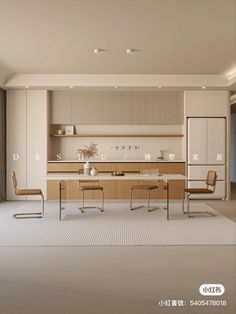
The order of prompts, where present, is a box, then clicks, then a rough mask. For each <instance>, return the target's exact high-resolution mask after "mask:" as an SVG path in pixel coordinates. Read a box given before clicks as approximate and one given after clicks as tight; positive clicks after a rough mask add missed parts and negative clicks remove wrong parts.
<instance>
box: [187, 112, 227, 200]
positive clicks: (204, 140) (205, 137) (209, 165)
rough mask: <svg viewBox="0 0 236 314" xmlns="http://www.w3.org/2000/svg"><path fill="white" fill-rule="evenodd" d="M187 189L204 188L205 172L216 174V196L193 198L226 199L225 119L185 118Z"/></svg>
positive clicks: (195, 196)
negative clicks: (186, 120) (214, 172)
mask: <svg viewBox="0 0 236 314" xmlns="http://www.w3.org/2000/svg"><path fill="white" fill-rule="evenodd" d="M187 163H188V187H191V188H195V187H205V186H206V184H205V182H206V176H207V172H208V170H215V171H216V172H217V182H216V189H215V192H214V193H213V194H211V195H208V194H206V195H201V194H199V195H194V196H192V198H201V199H210V198H211V199H224V198H225V197H226V120H225V118H188V123H187Z"/></svg>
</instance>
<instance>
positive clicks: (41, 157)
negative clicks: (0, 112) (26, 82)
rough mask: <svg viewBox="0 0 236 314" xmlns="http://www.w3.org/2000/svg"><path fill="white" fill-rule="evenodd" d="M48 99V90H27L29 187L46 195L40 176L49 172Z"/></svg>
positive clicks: (34, 197) (44, 184)
mask: <svg viewBox="0 0 236 314" xmlns="http://www.w3.org/2000/svg"><path fill="white" fill-rule="evenodd" d="M47 100H48V96H47V91H43V90H29V91H27V188H29V189H30V188H37V189H41V190H42V191H43V193H44V195H45V196H46V182H45V181H44V180H42V179H40V177H41V176H42V175H45V174H46V172H47V141H46V138H47V121H48V120H47V118H48V116H47V111H48V107H47V103H48V101H47ZM39 121H40V122H39ZM27 199H39V197H38V196H28V197H27Z"/></svg>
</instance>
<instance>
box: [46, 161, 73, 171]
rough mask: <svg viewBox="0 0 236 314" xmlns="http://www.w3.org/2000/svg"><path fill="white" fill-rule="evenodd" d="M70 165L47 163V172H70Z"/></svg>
mask: <svg viewBox="0 0 236 314" xmlns="http://www.w3.org/2000/svg"><path fill="white" fill-rule="evenodd" d="M70 165H71V164H70V163H66V162H62V163H57V162H52V163H48V166H47V170H48V172H70Z"/></svg>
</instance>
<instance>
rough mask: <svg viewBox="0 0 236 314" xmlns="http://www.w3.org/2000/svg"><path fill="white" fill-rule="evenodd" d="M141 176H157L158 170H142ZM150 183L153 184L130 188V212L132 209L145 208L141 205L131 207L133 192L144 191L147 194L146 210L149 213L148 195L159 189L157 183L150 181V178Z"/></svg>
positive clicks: (137, 185)
mask: <svg viewBox="0 0 236 314" xmlns="http://www.w3.org/2000/svg"><path fill="white" fill-rule="evenodd" d="M140 173H141V174H150V175H151V174H159V169H158V168H154V169H143V170H142V171H141V172H140ZM150 181H153V183H152V184H151V183H149V184H147V183H145V184H143V183H141V184H136V185H133V186H132V187H131V190H130V210H133V209H138V208H142V207H145V206H144V205H141V206H136V207H133V191H135V190H144V191H146V192H147V209H148V212H150V211H151V209H150V193H151V191H153V190H156V189H158V188H159V181H156V180H155V181H154V180H152V178H151V177H150ZM156 208H158V207H155V208H153V209H156Z"/></svg>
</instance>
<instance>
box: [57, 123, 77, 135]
mask: <svg viewBox="0 0 236 314" xmlns="http://www.w3.org/2000/svg"><path fill="white" fill-rule="evenodd" d="M74 129H75V127H74V125H66V126H65V135H70V136H71V135H74ZM58 135H59V136H61V135H62V134H61V135H60V134H58Z"/></svg>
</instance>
